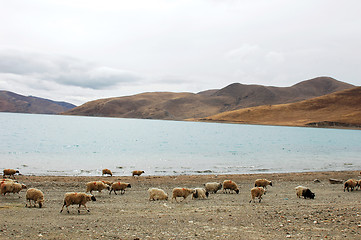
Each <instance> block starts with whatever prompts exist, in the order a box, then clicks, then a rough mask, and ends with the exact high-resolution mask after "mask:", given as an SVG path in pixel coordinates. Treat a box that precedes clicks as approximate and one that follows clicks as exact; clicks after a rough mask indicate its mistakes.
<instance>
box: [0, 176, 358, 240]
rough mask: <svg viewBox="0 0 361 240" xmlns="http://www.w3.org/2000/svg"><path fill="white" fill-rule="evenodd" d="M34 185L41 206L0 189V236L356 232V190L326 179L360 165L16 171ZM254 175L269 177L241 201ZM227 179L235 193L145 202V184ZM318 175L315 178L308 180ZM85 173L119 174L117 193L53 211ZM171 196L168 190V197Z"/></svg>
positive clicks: (338, 235) (354, 235) (325, 235)
mask: <svg viewBox="0 0 361 240" xmlns="http://www.w3.org/2000/svg"><path fill="white" fill-rule="evenodd" d="M16 178H17V179H18V180H19V182H21V183H24V184H26V185H27V186H28V188H29V187H36V188H38V189H41V190H42V191H43V192H44V194H45V198H46V201H45V203H44V207H43V208H41V209H39V208H33V207H32V208H26V207H25V192H26V191H25V190H23V191H21V192H20V197H19V196H18V195H17V194H15V195H13V194H11V195H7V196H0V219H1V221H0V239H288V238H291V239H361V190H358V191H353V192H347V191H346V192H344V191H343V185H342V184H330V183H329V181H328V179H329V178H337V179H342V180H347V179H349V178H356V179H360V178H361V176H360V172H359V171H353V172H312V173H287V174H253V175H250V174H246V175H218V176H216V175H197V176H162V177H157V176H146V175H145V176H141V177H118V176H113V177H100V176H99V177H54V176H17V177H16ZM257 178H267V179H268V180H272V182H273V187H268V192H267V194H266V195H265V196H264V197H263V200H262V202H261V203H259V202H256V203H249V200H250V189H251V188H252V187H253V184H254V180H255V179H257ZM225 179H231V180H233V181H235V182H236V183H237V184H238V185H239V187H240V193H239V194H223V193H222V191H219V192H218V193H217V194H210V196H209V198H208V199H205V200H192V199H191V197H188V198H187V199H186V200H185V201H184V202H179V203H177V202H172V201H170V200H169V201H149V200H148V198H149V195H148V192H147V189H148V188H149V187H159V188H162V189H164V190H165V191H166V192H167V193H168V195H171V191H172V189H173V188H174V187H190V188H194V187H202V186H203V184H204V183H206V182H214V181H216V182H222V181H223V180H225ZM314 179H319V180H320V181H321V182H320V183H315V182H314V181H313V180H314ZM93 180H111V181H117V180H120V181H125V182H129V183H131V185H132V188H130V189H127V190H126V192H125V194H124V195H120V194H118V195H114V194H113V193H112V194H111V195H109V193H108V191H107V190H105V191H103V192H101V193H98V192H95V193H94V195H95V197H96V199H97V201H96V202H89V203H88V204H87V206H88V208H89V209H90V213H87V212H86V211H85V210H84V209H82V210H81V213H80V214H78V212H77V206H75V205H73V206H72V207H69V209H70V214H68V213H67V212H66V211H64V212H63V213H60V209H61V207H62V203H63V197H64V193H66V192H70V191H76V192H83V191H85V190H86V188H85V184H86V182H88V181H93ZM298 185H303V186H307V187H309V188H310V189H311V191H313V192H315V194H316V197H315V199H313V200H311V199H303V198H297V196H296V194H295V190H294V188H295V187H296V186H298ZM170 198H171V197H170Z"/></svg>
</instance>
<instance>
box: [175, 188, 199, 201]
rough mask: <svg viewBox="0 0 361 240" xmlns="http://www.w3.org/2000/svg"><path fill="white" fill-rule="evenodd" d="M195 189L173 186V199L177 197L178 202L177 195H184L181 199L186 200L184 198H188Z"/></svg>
mask: <svg viewBox="0 0 361 240" xmlns="http://www.w3.org/2000/svg"><path fill="white" fill-rule="evenodd" d="M194 192H195V191H194V189H190V188H173V191H172V201H173V199H175V201H176V202H178V201H177V197H182V198H183V199H182V200H181V202H182V201H184V199H186V198H187V197H188V196H189V195H191V194H193V193H194Z"/></svg>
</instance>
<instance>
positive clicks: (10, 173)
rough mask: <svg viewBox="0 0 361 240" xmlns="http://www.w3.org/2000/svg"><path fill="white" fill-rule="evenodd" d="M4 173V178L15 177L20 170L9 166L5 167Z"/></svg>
mask: <svg viewBox="0 0 361 240" xmlns="http://www.w3.org/2000/svg"><path fill="white" fill-rule="evenodd" d="M3 173H4V174H3V177H4V178H5V176H9V177H11V176H13V178H14V179H15V174H16V173H19V170H15V169H10V168H8V169H4V171H3Z"/></svg>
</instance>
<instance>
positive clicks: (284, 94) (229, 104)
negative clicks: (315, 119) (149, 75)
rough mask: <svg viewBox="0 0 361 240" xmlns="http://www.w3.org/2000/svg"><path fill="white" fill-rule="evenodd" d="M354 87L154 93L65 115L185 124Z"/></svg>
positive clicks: (327, 81) (318, 81)
mask: <svg viewBox="0 0 361 240" xmlns="http://www.w3.org/2000/svg"><path fill="white" fill-rule="evenodd" d="M352 87H354V86H353V85H351V84H347V83H344V82H340V81H337V80H335V79H333V78H329V77H318V78H314V79H311V80H307V81H303V82H300V83H298V84H295V85H293V86H291V87H270V86H262V85H245V84H240V83H233V84H230V85H228V86H226V87H225V88H222V89H213V90H207V91H203V92H200V93H197V94H195V93H171V92H153V93H142V94H137V95H133V96H126V97H115V98H107V99H99V100H95V101H91V102H87V103H85V104H83V105H81V106H79V107H76V108H74V109H71V110H70V111H67V112H65V113H64V114H67V115H82V116H102V117H122V118H148V119H168V120H184V119H188V118H202V117H206V116H211V115H215V114H218V113H221V112H225V111H231V110H237V109H241V108H247V107H254V106H260V105H270V104H272V105H273V104H281V103H291V102H297V101H301V100H305V99H309V98H313V97H318V96H322V95H325V94H328V93H332V92H335V91H340V90H344V89H349V88H352Z"/></svg>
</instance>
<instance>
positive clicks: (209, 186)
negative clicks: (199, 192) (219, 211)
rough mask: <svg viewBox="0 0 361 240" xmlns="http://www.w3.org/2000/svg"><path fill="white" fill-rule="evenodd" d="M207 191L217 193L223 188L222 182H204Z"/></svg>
mask: <svg viewBox="0 0 361 240" xmlns="http://www.w3.org/2000/svg"><path fill="white" fill-rule="evenodd" d="M204 186H205V188H206V191H207V192H213V193H217V191H218V190H221V189H222V183H217V182H209V183H206V184H204Z"/></svg>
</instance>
